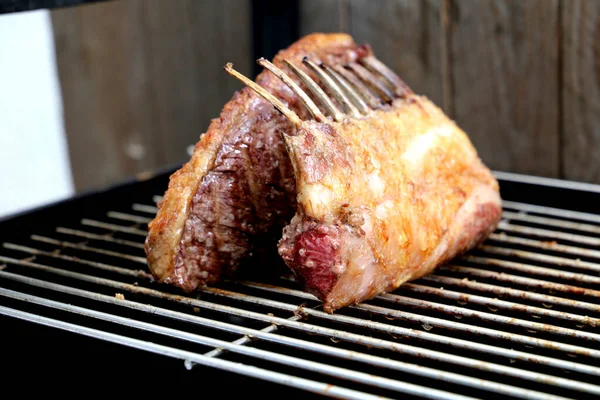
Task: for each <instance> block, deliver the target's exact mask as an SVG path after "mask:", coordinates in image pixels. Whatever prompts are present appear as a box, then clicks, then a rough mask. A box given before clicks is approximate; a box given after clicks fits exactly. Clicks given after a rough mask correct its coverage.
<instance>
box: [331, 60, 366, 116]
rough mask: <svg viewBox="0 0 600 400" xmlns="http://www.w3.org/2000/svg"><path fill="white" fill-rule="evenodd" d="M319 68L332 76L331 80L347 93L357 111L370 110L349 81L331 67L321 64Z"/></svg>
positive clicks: (364, 111)
mask: <svg viewBox="0 0 600 400" xmlns="http://www.w3.org/2000/svg"><path fill="white" fill-rule="evenodd" d="M321 68H323V69H324V70H325V72H327V73H328V74H329V76H331V77H332V78H333V80H334V81H336V83H337V84H338V85H339V86H340V87H341V88H342V90H343V91H344V92H345V93H346V94H347V95H348V98H349V99H350V101H352V103H353V104H354V105H355V106H356V108H358V111H360V112H361V113H362V114H368V113H369V112H370V111H371V109H370V108H369V106H368V105H367V103H365V101H364V100H363V99H362V97H360V95H359V94H358V93H357V92H356V90H354V88H353V87H352V85H351V84H350V82H348V81H347V80H346V79H344V78H343V77H342V76H341V75H340V74H338V73H337V72H335V71H334V70H333V69H331V68H330V67H328V66H327V65H324V64H323V65H321Z"/></svg>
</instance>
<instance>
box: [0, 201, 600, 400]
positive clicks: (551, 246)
mask: <svg viewBox="0 0 600 400" xmlns="http://www.w3.org/2000/svg"><path fill="white" fill-rule="evenodd" d="M159 200H160V197H158V196H154V197H153V198H152V199H146V201H145V202H144V203H145V204H138V203H136V204H133V205H130V206H129V207H128V209H123V210H110V211H107V212H106V213H105V216H104V218H96V219H90V218H83V219H81V220H80V221H79V223H77V224H74V225H73V226H58V227H56V229H55V231H54V232H53V234H52V235H47V234H45V235H39V234H32V235H31V236H30V237H29V239H27V240H23V241H20V242H10V241H8V242H5V243H3V245H2V248H0V314H3V315H7V316H12V317H15V318H18V319H21V320H26V321H31V322H35V323H39V324H43V325H46V326H51V327H56V328H60V329H63V330H67V331H71V332H76V333H79V334H82V335H86V336H90V337H95V338H99V339H102V340H105V341H109V342H114V343H119V344H123V345H126V346H131V347H134V348H137V349H141V350H145V351H148V352H153V353H157V354H162V355H167V356H169V357H173V358H176V359H180V360H182V361H183V362H184V366H185V367H186V368H187V369H192V368H193V367H194V365H195V364H201V365H204V366H208V367H213V368H217V369H221V370H226V371H229V372H233V373H238V374H242V375H246V376H249V377H254V378H258V379H262V380H266V381H270V382H275V383H280V384H283V385H287V386H291V387H295V388H299V389H303V390H307V391H310V392H314V393H319V394H324V395H327V396H332V397H339V398H361V399H366V398H371V397H373V398H375V396H384V397H398V396H401V395H408V396H415V397H425V398H435V399H465V398H473V397H476V398H481V397H489V396H490V395H491V394H496V395H498V394H499V395H502V396H504V397H514V398H528V399H559V398H581V397H589V396H597V395H600V386H598V385H597V382H596V381H597V377H598V376H600V368H599V367H598V365H600V362H599V359H600V333H599V332H598V326H600V325H599V324H600V290H598V289H599V288H600V285H599V284H600V250H596V249H598V248H600V247H599V246H600V215H594V214H587V213H580V212H573V211H569V210H561V209H554V208H548V207H544V206H537V205H533V204H525V203H518V202H511V201H505V202H504V204H503V206H504V213H503V219H502V221H501V223H500V225H499V227H498V229H497V231H496V232H495V233H493V234H492V235H491V236H490V238H489V239H488V240H487V241H486V242H485V243H484V244H483V245H482V246H480V247H479V248H478V249H476V250H474V251H471V252H470V253H469V254H467V255H465V256H463V257H461V258H458V259H456V260H454V261H453V262H452V263H451V264H449V265H446V266H443V267H440V268H438V269H437V270H436V271H435V273H434V274H432V275H429V276H426V277H423V278H421V279H420V280H418V281H415V282H411V283H407V284H405V285H403V286H402V287H401V288H399V289H398V290H397V291H395V292H394V293H390V294H384V295H381V296H378V297H377V298H375V299H373V300H370V301H367V302H365V303H363V304H359V305H356V306H352V307H348V308H345V309H342V310H339V311H337V312H336V313H335V314H333V315H330V314H327V313H324V312H323V311H321V309H320V307H319V303H318V302H317V301H316V300H315V298H314V297H312V296H311V295H309V294H307V293H305V292H303V291H302V290H301V288H300V287H299V285H297V283H296V282H295V281H294V279H293V277H291V276H282V277H280V278H277V279H274V280H272V281H268V282H267V281H260V280H255V281H247V280H245V281H238V282H225V283H223V284H221V285H219V286H218V287H213V288H205V289H204V290H202V292H200V293H199V294H198V295H193V296H182V295H181V294H180V293H178V292H176V291H175V290H174V289H172V288H169V287H165V286H164V285H158V284H156V283H154V282H153V281H152V279H151V276H150V275H149V273H148V272H147V266H146V260H145V258H144V253H143V242H144V239H145V236H146V224H147V223H148V222H149V221H150V220H151V218H152V217H153V215H154V214H155V213H156V210H157V209H156V206H155V205H153V204H152V203H153V202H154V203H156V202H158V201H159ZM65 296H66V299H65ZM7 299H11V301H12V302H11V303H10V304H11V307H8V306H5V305H3V304H4V301H5V300H7ZM15 304H16V305H17V306H15ZM18 304H23V307H19V306H18ZM26 304H27V305H31V304H34V305H37V306H39V307H38V308H37V309H39V310H40V311H39V312H36V313H32V312H30V311H24V310H23V309H21V308H26V307H25V306H24V305H26ZM107 307H108V308H107ZM44 310H61V311H63V312H64V313H63V314H46V313H45V311H44ZM48 315H51V316H48ZM56 315H64V316H65V317H64V318H62V319H61V318H58V317H56ZM69 315H76V316H78V317H82V318H78V319H77V322H73V321H72V320H70V318H69ZM97 321H103V322H105V323H106V324H105V325H102V326H103V327H104V328H103V329H98V328H96V325H94V324H93V323H92V322H97ZM119 327H120V328H127V329H125V330H123V329H117V328H119ZM140 332H146V333H151V334H153V335H155V336H153V338H154V337H156V338H155V339H154V340H153V341H148V340H146V339H145V337H144V336H140ZM378 398H379V397H378Z"/></svg>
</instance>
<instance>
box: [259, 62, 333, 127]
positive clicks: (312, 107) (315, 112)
mask: <svg viewBox="0 0 600 400" xmlns="http://www.w3.org/2000/svg"><path fill="white" fill-rule="evenodd" d="M257 62H258V64H260V65H261V66H263V67H265V68H266V69H268V70H269V71H271V72H272V73H273V74H274V75H275V76H276V77H278V78H279V79H281V81H282V82H283V83H285V84H286V85H288V86H289V87H290V89H292V90H293V91H294V93H296V94H297V95H298V97H299V98H300V99H301V100H302V102H303V103H304V105H305V106H306V108H308V111H310V113H311V114H312V116H313V118H315V119H316V120H317V121H319V122H324V121H326V120H327V118H326V117H325V116H324V115H323V114H322V113H321V110H319V107H317V105H316V104H315V103H314V101H312V99H311V98H310V97H308V94H306V92H304V90H302V89H301V88H300V86H298V85H297V84H296V82H294V81H293V80H292V78H290V77H289V76H287V75H286V74H285V72H283V71H282V70H280V69H279V68H277V67H276V66H275V65H273V64H272V63H271V62H270V61H268V60H266V59H264V58H262V57H261V58H259V59H258V61H257Z"/></svg>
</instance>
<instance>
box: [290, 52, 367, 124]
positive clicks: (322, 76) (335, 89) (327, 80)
mask: <svg viewBox="0 0 600 400" xmlns="http://www.w3.org/2000/svg"><path fill="white" fill-rule="evenodd" d="M302 62H303V63H304V64H306V65H307V66H308V67H309V68H310V69H311V70H312V71H313V72H314V73H315V74H316V75H317V77H318V78H319V80H321V83H323V85H324V86H326V87H327V88H328V89H329V90H331V93H333V95H334V96H335V98H336V99H337V101H338V102H340V104H342V105H343V106H344V108H346V109H347V110H348V112H349V113H350V115H351V116H352V117H354V118H360V117H361V115H360V112H358V109H357V108H356V107H355V106H354V104H352V102H351V101H350V100H349V99H348V97H346V95H345V94H344V92H342V90H341V89H340V87H339V86H338V85H337V84H336V83H335V82H334V81H333V79H332V78H331V77H330V76H329V75H327V74H326V73H325V71H323V70H322V69H321V68H320V67H319V66H317V65H316V64H315V63H313V62H312V61H310V60H309V59H308V58H306V57H304V59H303V60H302Z"/></svg>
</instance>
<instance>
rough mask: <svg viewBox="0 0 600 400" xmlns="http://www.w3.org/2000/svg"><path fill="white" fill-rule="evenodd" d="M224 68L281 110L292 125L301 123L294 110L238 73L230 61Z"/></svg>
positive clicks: (297, 125)
mask: <svg viewBox="0 0 600 400" xmlns="http://www.w3.org/2000/svg"><path fill="white" fill-rule="evenodd" d="M224 69H225V71H227V73H228V74H229V75H232V76H233V77H235V78H237V79H239V80H240V81H242V82H243V83H244V84H245V85H246V86H248V87H249V88H250V89H252V90H254V91H255V92H256V93H258V94H259V95H261V96H262V97H263V98H264V99H265V100H267V101H268V102H269V103H271V104H272V105H273V107H275V108H276V109H277V110H279V112H281V113H282V114H283V115H285V116H286V117H287V119H289V120H290V121H291V122H292V123H293V124H294V125H296V127H300V125H301V124H302V120H301V119H300V117H298V115H297V114H296V113H295V112H293V111H292V110H290V109H289V108H288V107H287V106H286V105H285V104H283V103H282V102H281V101H280V100H279V99H277V98H276V97H275V96H273V95H272V94H271V93H269V92H267V91H266V90H265V89H264V88H263V87H262V86H260V85H258V84H257V83H255V82H253V81H252V80H250V79H248V78H246V77H245V76H244V75H242V74H241V73H239V72H238V71H236V70H235V69H233V64H232V63H227V64H226V65H225V67H224Z"/></svg>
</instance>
